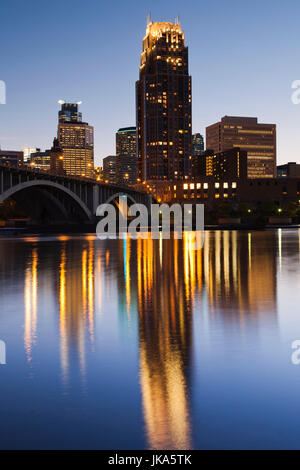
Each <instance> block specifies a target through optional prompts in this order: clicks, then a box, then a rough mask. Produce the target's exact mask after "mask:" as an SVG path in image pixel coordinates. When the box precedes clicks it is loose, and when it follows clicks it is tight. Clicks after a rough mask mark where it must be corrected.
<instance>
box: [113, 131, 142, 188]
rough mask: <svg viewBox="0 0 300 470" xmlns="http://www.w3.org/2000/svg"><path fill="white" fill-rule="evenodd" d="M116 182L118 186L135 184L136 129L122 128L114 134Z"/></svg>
mask: <svg viewBox="0 0 300 470" xmlns="http://www.w3.org/2000/svg"><path fill="white" fill-rule="evenodd" d="M116 156H117V159H116V182H117V183H118V184H120V185H125V186H127V185H132V184H135V183H136V170H137V150H136V127H123V128H121V129H119V130H118V132H117V133H116Z"/></svg>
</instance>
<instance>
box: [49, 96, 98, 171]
mask: <svg viewBox="0 0 300 470" xmlns="http://www.w3.org/2000/svg"><path fill="white" fill-rule="evenodd" d="M60 103H61V105H62V106H61V110H60V111H59V113H58V131H57V138H58V143H59V146H60V148H61V149H62V153H63V165H64V171H65V173H66V174H68V175H78V176H85V177H88V178H92V177H93V169H94V128H93V127H92V126H89V125H88V124H87V123H86V122H82V115H81V113H79V112H78V105H79V104H80V103H65V102H64V101H60Z"/></svg>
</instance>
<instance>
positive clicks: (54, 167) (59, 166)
mask: <svg viewBox="0 0 300 470" xmlns="http://www.w3.org/2000/svg"><path fill="white" fill-rule="evenodd" d="M50 171H51V173H52V174H54V175H64V174H65V171H64V157H63V151H62V148H61V147H60V145H59V142H58V139H54V140H53V145H52V147H51V150H50Z"/></svg>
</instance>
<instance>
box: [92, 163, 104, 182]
mask: <svg viewBox="0 0 300 470" xmlns="http://www.w3.org/2000/svg"><path fill="white" fill-rule="evenodd" d="M94 179H95V180H96V181H99V182H102V181H103V170H102V166H95V168H94Z"/></svg>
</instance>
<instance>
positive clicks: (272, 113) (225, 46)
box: [0, 0, 300, 164]
mask: <svg viewBox="0 0 300 470" xmlns="http://www.w3.org/2000/svg"><path fill="white" fill-rule="evenodd" d="M148 11H151V15H152V20H153V21H163V20H173V19H174V18H175V17H176V16H177V15H179V16H180V21H181V25H182V28H183V29H184V32H185V37H186V44H187V45H188V47H189V66H190V74H191V75H192V83H193V131H194V132H198V131H200V132H202V133H204V132H205V127H206V126H207V125H209V124H212V123H214V122H216V121H217V120H219V119H220V118H221V117H222V116H223V115H225V114H228V115H241V116H257V117H258V118H259V121H261V122H268V123H269V122H270V123H276V124H277V126H278V132H277V134H278V137H277V143H278V161H279V162H285V161H298V162H299V163H300V132H299V129H300V105H298V106H297V105H294V104H292V102H291V93H292V90H291V83H292V82H293V81H294V80H297V79H300V61H299V54H300V27H299V23H300V2H299V0H285V1H283V0H261V1H258V0H251V1H241V0H239V1H238V0H202V1H201V0H200V1H199V0H197V1H194V0H186V1H185V2H182V1H177V0H172V1H169V0H164V1H161V0H160V1H153V0H152V1H151V0H149V1H147V2H145V1H143V0H139V1H136V0H127V1H126V2H124V1H114V0H111V1H109V2H108V1H106V2H102V1H101V0H85V1H82V0H52V1H49V0H17V1H14V0H1V2H0V18H1V28H0V58H1V67H0V80H4V81H5V82H6V86H7V104H6V105H0V145H1V148H2V149H15V150H18V149H22V148H23V147H25V146H26V145H29V146H32V147H41V148H42V149H45V148H49V147H50V146H51V143H52V140H53V137H54V136H55V134H56V128H57V112H58V109H59V105H58V104H57V100H58V99H64V100H66V101H77V100H82V101H83V104H82V105H81V111H82V113H83V118H84V120H86V121H88V122H89V123H90V124H91V125H93V126H94V128H95V161H96V163H98V164H100V163H101V160H102V158H103V157H105V156H106V155H109V154H114V153H115V131H116V130H117V129H118V128H119V127H125V126H129V125H134V124H135V81H136V80H137V79H138V67H139V56H140V52H141V47H142V38H143V35H144V33H145V27H146V16H147V13H148Z"/></svg>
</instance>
